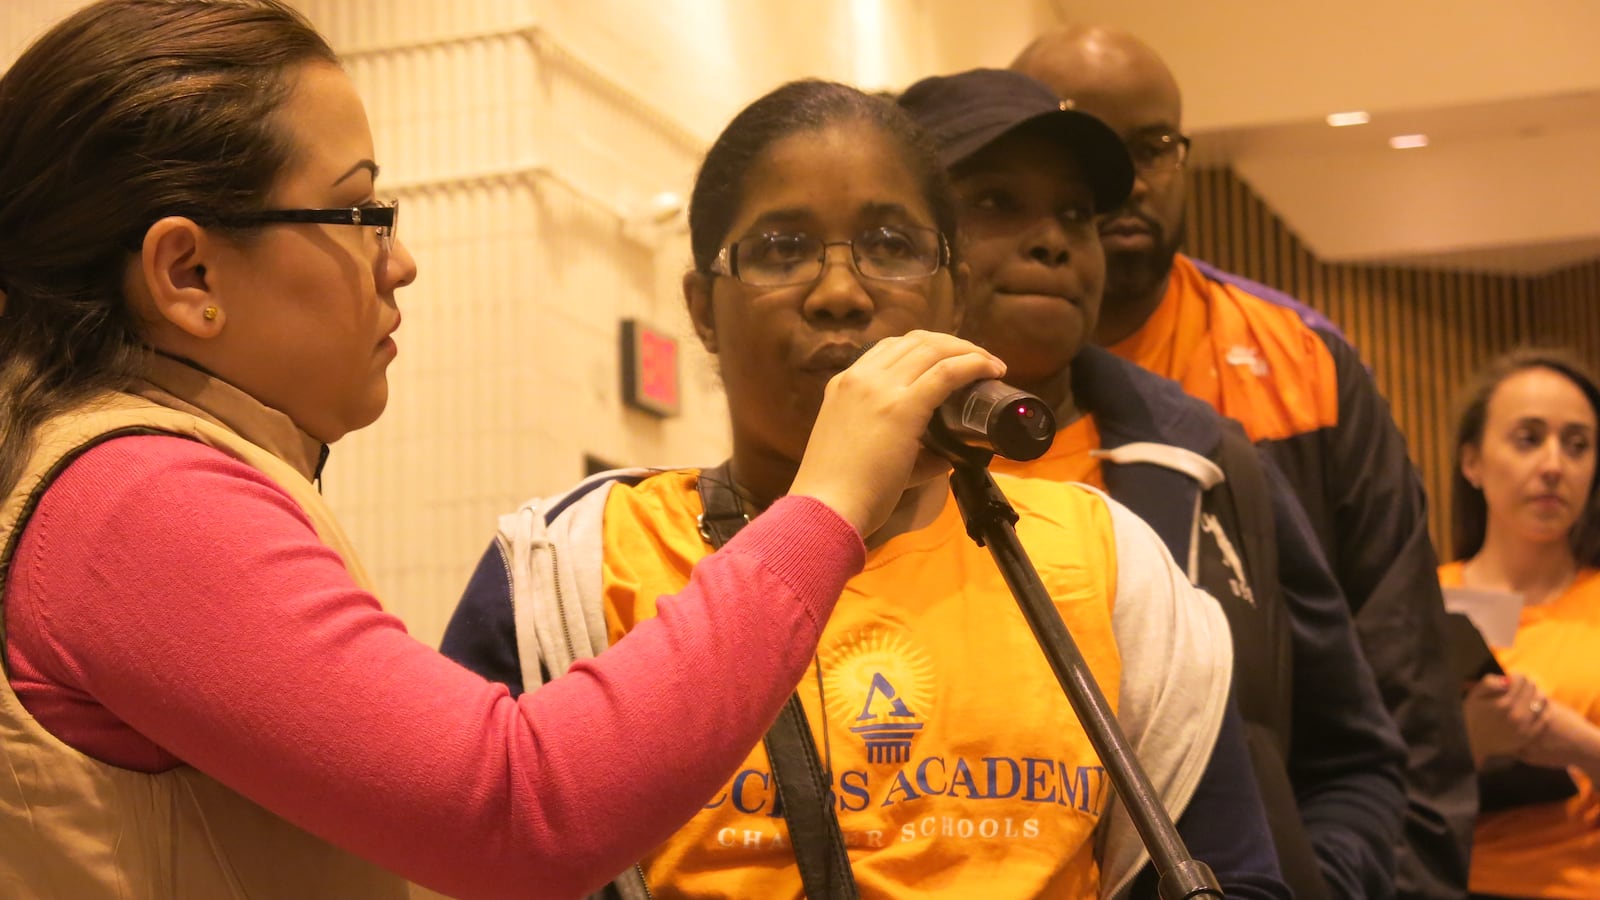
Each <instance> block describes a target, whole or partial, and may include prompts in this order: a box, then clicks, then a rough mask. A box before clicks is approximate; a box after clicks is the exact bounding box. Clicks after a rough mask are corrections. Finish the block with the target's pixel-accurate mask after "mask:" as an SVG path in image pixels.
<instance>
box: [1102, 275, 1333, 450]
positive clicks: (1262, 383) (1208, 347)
mask: <svg viewBox="0 0 1600 900" xmlns="http://www.w3.org/2000/svg"><path fill="white" fill-rule="evenodd" d="M1108 349H1110V350H1111V352H1112V353H1115V354H1117V355H1118V356H1120V357H1122V358H1123V359H1126V360H1128V361H1129V362H1132V363H1134V364H1135V365H1137V366H1139V367H1141V368H1144V369H1148V370H1149V371H1151V372H1154V373H1156V374H1157V375H1161V376H1163V377H1166V378H1170V379H1172V380H1173V381H1176V382H1178V383H1179V384H1181V385H1183V389H1184V391H1185V392H1186V393H1188V394H1190V395H1191V396H1194V397H1198V398H1200V399H1201V400H1204V401H1206V402H1207V403H1210V404H1211V405H1212V406H1213V407H1215V408H1216V410H1217V411H1218V412H1220V413H1222V414H1223V415H1224V416H1227V417H1228V418H1230V419H1235V420H1237V421H1238V422H1239V423H1240V424H1242V425H1244V429H1245V432H1246V433H1247V434H1249V435H1250V440H1252V441H1266V440H1281V439H1283V438H1287V437H1292V436H1294V435H1297V434H1304V433H1306V432H1309V431H1316V430H1317V429H1319V428H1327V427H1331V426H1333V425H1336V424H1338V422H1339V388H1338V383H1337V380H1336V379H1337V377H1338V373H1337V372H1336V370H1335V368H1334V362H1333V356H1332V355H1331V354H1330V353H1329V352H1328V348H1327V346H1326V345H1325V344H1323V343H1322V340H1321V338H1319V337H1317V335H1316V333H1315V332H1313V331H1312V330H1311V329H1310V327H1308V326H1307V325H1306V324H1305V322H1304V321H1302V320H1301V318H1300V315H1299V313H1297V312H1296V311H1295V310H1293V309H1290V308H1288V307H1285V306H1279V305H1277V304H1275V303H1271V302H1269V301H1267V300H1263V299H1261V298H1260V297H1256V296H1253V295H1251V294H1248V293H1246V292H1245V291H1242V290H1240V289H1239V288H1237V287H1234V286H1233V285H1230V284H1222V283H1220V282H1216V281H1212V280H1211V279H1209V278H1207V277H1206V276H1205V274H1204V273H1202V272H1201V271H1200V270H1199V269H1197V268H1195V265H1194V263H1192V262H1190V261H1189V260H1188V259H1186V258H1185V257H1183V256H1182V255H1179V256H1178V257H1176V258H1175V259H1174V260H1173V265H1172V275H1171V278H1170V279H1169V280H1168V282H1167V293H1166V296H1164V297H1163V298H1162V300H1161V305H1160V306H1158V307H1156V310H1155V312H1154V313H1152V314H1151V316H1150V318H1149V319H1147V320H1146V321H1145V323H1144V325H1143V326H1141V327H1140V328H1139V330H1138V331H1136V332H1134V333H1133V334H1131V335H1129V336H1128V337H1127V338H1125V339H1123V340H1122V341H1121V342H1119V343H1117V344H1115V345H1113V346H1111V347H1110V348H1108Z"/></svg>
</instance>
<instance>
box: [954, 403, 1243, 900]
mask: <svg viewBox="0 0 1600 900" xmlns="http://www.w3.org/2000/svg"><path fill="white" fill-rule="evenodd" d="M925 442H926V443H927V444H928V445H929V446H930V447H932V448H933V449H934V450H935V451H937V452H938V453H940V454H942V455H943V456H944V457H946V458H947V459H949V460H950V462H951V463H953V464H954V466H955V471H954V472H952V473H951V476H950V487H951V489H952V491H953V492H954V493H955V497H956V506H957V507H959V508H960V510H961V518H962V520H963V521H965V522H966V525H967V534H968V535H970V536H971V537H972V539H973V540H974V541H976V542H977V544H978V546H980V547H988V548H989V553H990V555H992V556H993V557H994V559H995V562H996V564H998V565H999V567H1000V574H1001V575H1002V577H1004V578H1005V581H1006V585H1007V586H1008V587H1010V588H1011V593H1012V595H1013V596H1014V597H1016V600H1017V605H1018V606H1020V607H1021V608H1022V615H1023V617H1024V618H1026V619H1027V620H1028V627H1029V628H1031V629H1033V635H1034V638H1035V639H1036V640H1037V641H1038V642H1039V647H1040V648H1041V649H1042V650H1043V651H1044V655H1045V658H1046V659H1047V660H1048V661H1049V663H1050V668H1051V670H1052V671H1054V672H1055V675H1056V680H1057V681H1059V682H1061V688H1062V690H1064V691H1065V692H1066V694H1067V700H1068V702H1070V703H1071V704H1072V710H1073V712H1075V713H1076V714H1077V716H1078V721H1079V722H1081V723H1082V724H1083V728H1084V731H1085V732H1087V733H1088V736H1089V743H1090V744H1091V745H1093V747H1094V749H1095V752H1096V753H1098V754H1099V755H1100V761H1101V762H1102V763H1104V764H1105V767H1106V771H1107V773H1108V774H1109V775H1110V776H1111V783H1112V785H1113V786H1114V787H1115V788H1116V791H1117V796H1118V798H1119V799H1121V801H1122V803H1123V805H1124V806H1126V807H1127V809H1128V816H1129V817H1130V818H1131V819H1132V820H1133V824H1134V827H1135V828H1136V829H1137V830H1138V832H1139V838H1140V840H1142V841H1144V845H1145V849H1147V850H1148V851H1149V853H1150V859H1151V861H1152V862H1153V863H1154V864H1155V867H1156V873H1157V874H1158V875H1159V876H1160V881H1159V892H1160V896H1161V900H1189V898H1194V897H1216V898H1218V900H1221V898H1222V896H1223V895H1222V887H1221V886H1220V885H1218V884H1217V877H1216V875H1215V874H1213V873H1212V871H1211V868H1210V867H1209V866H1207V865H1206V864H1205V863H1203V862H1201V861H1199V860H1197V859H1195V858H1194V857H1192V856H1190V855H1189V849H1188V848H1187V847H1185V846H1184V844H1183V839H1182V838H1180V837H1178V830H1177V829H1176V828H1175V827H1174V826H1173V824H1172V817H1171V816H1169V815H1167V810H1166V808H1165V807H1163V806H1162V805H1161V802H1160V801H1159V800H1158V799H1156V795H1155V789H1154V788H1153V787H1152V786H1151V785H1150V778H1149V776H1147V775H1146V774H1145V772H1144V768H1143V767H1142V766H1140V765H1139V760H1138V758H1137V757H1136V756H1135V755H1134V753H1133V748H1132V747H1130V746H1129V745H1128V738H1127V736H1126V735H1124V734H1123V733H1122V726H1121V725H1120V724H1118V723H1117V719H1116V716H1115V714H1113V713H1112V712H1111V705H1110V704H1109V703H1107V702H1106V697H1105V694H1103V693H1101V691H1100V686H1099V685H1098V684H1096V683H1095V680H1094V675H1093V674H1092V673H1091V672H1090V671H1089V665H1088V663H1086V662H1084V659H1083V654H1082V653H1081V652H1080V651H1079V650H1078V645H1077V643H1076V642H1075V641H1073V639H1072V635H1071V634H1070V633H1069V632H1068V631H1067V626H1066V624H1065V623H1063V622H1062V621H1061V614H1060V613H1059V612H1058V611H1057V610H1056V607H1055V602H1054V601H1052V600H1051V599H1050V595H1049V594H1048V593H1046V591H1045V587H1044V582H1042V581H1040V580H1039V572H1038V570H1036V569H1035V568H1034V567H1033V562H1032V560H1030V559H1028V554H1027V553H1026V552H1024V551H1023V549H1022V542H1021V541H1019V540H1018V539H1017V532H1016V530H1015V529H1014V528H1013V527H1012V526H1013V525H1014V524H1015V523H1016V521H1017V511H1016V510H1015V509H1013V508H1012V506H1011V504H1010V503H1009V502H1008V501H1007V500H1006V498H1005V495H1004V494H1002V493H1001V492H1000V487H999V486H998V485H996V484H995V482H994V476H992V475H990V474H989V468H988V466H989V460H990V459H992V458H993V457H994V454H993V453H992V452H991V451H989V450H986V449H982V448H979V447H973V446H969V445H967V444H964V443H961V442H960V441H958V440H956V439H955V438H954V437H952V436H951V435H950V433H949V432H948V431H947V430H945V429H943V428H940V427H933V428H930V429H929V431H928V436H927V438H926V439H925Z"/></svg>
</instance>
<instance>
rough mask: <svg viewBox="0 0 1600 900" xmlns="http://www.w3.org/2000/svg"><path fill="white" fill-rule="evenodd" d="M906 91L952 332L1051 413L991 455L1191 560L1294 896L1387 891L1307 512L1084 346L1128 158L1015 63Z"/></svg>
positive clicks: (1383, 774) (1206, 422) (1350, 676)
mask: <svg viewBox="0 0 1600 900" xmlns="http://www.w3.org/2000/svg"><path fill="white" fill-rule="evenodd" d="M899 102H900V104H901V106H902V107H904V108H905V109H906V110H907V111H908V112H909V113H910V114H911V116H912V118H914V119H916V120H917V121H918V122H919V123H920V124H922V125H923V126H924V127H925V128H927V129H928V131H929V132H930V133H931V134H932V136H933V138H934V141H935V143H936V145H937V147H938V151H939V155H940V159H941V161H942V162H943V163H944V164H945V165H946V166H947V167H948V168H949V170H950V173H951V175H952V178H953V181H954V187H955V191H956V195H957V196H958V198H959V199H960V203H961V216H962V219H961V235H962V240H961V249H962V251H963V254H964V258H965V259H966V261H967V264H968V266H969V267H970V271H971V277H970V278H969V280H968V283H967V285H968V291H967V297H968V300H967V315H966V319H965V321H964V324H963V333H964V334H965V335H966V336H968V337H970V338H972V339H973V340H975V341H977V342H978V343H980V344H982V345H983V346H985V347H987V348H988V349H990V350H992V351H993V352H994V353H995V354H997V355H998V356H1000V358H1002V359H1004V360H1005V361H1006V365H1007V376H1006V377H1007V381H1008V382H1009V383H1011V384H1014V385H1016V386H1018V387H1022V388H1023V389H1025V390H1030V391H1033V392H1034V393H1036V394H1038V395H1039V396H1040V397H1041V398H1043V399H1045V400H1046V401H1047V402H1049V403H1051V404H1052V405H1053V407H1054V408H1055V411H1056V421H1057V423H1058V426H1059V429H1060V430H1059V432H1058V433H1057V435H1056V440H1055V443H1054V444H1053V445H1052V447H1051V448H1050V450H1049V451H1048V452H1047V453H1046V454H1045V455H1044V456H1043V457H1041V458H1040V459H1037V460H1034V461H1031V462H1025V463H1018V462H1011V461H1007V460H1000V459H997V460H996V461H995V464H994V465H993V467H992V468H994V469H995V470H996V471H1002V472H1009V473H1012V474H1016V475H1023V476H1029V477H1036V478H1045V479H1049V480H1053V481H1071V482H1083V483H1088V484H1092V485H1094V486H1096V487H1099V488H1102V489H1105V490H1107V491H1108V492H1109V493H1110V494H1111V496H1112V497H1114V498H1116V499H1117V500H1119V501H1121V502H1122V503H1125V504H1127V505H1128V506H1129V507H1130V508H1131V509H1133V510H1134V511H1135V512H1136V513H1138V514H1139V515H1140V516H1141V517H1143V518H1144V519H1145V520H1146V521H1147V522H1148V523H1149V524H1150V525H1151V526H1152V527H1153V528H1155V530H1156V532H1157V533H1158V534H1160V535H1161V536H1162V538H1163V540H1164V541H1165V542H1166V545H1167V549H1168V550H1169V551H1170V552H1171V553H1172V555H1173V556H1174V557H1175V558H1176V559H1178V560H1183V561H1186V562H1187V568H1188V575H1189V577H1190V579H1191V580H1193V581H1195V582H1196V583H1197V584H1199V585H1200V586H1202V587H1205V588H1207V589H1208V590H1209V591H1210V592H1211V593H1212V594H1213V595H1214V596H1215V597H1216V598H1217V600H1218V602H1219V603H1220V604H1221V605H1222V607H1223V609H1224V610H1225V611H1226V612H1227V614H1228V619H1229V624H1230V627H1231V630H1232V633H1233V638H1234V673H1235V682H1236V685H1237V686H1236V688H1235V694H1236V696H1237V697H1238V698H1239V705H1240V708H1241V711H1242V712H1243V714H1244V718H1245V721H1246V723H1247V726H1248V730H1247V733H1248V736H1249V739H1250V744H1251V751H1252V752H1251V759H1252V762H1253V763H1254V765H1255V769H1256V776H1257V780H1258V782H1259V784H1260V787H1261V790H1262V794H1263V797H1264V799H1265V800H1266V801H1267V810H1268V814H1269V816H1271V819H1272V826H1273V836H1274V840H1275V844H1276V847H1277V850H1278V854H1279V857H1280V862H1281V864H1282V866H1283V869H1284V875H1285V877H1286V879H1287V880H1288V881H1289V883H1290V885H1291V886H1292V887H1293V888H1294V889H1295V896H1296V897H1302V898H1310V897H1327V896H1335V897H1387V896H1391V895H1392V893H1393V891H1394V884H1393V881H1394V874H1393V872H1394V852H1393V849H1392V848H1393V846H1394V843H1395V841H1396V839H1397V838H1398V835H1399V829H1400V823H1401V817H1402V814H1403V810H1404V797H1403V795H1402V793H1401V790H1400V781H1399V777H1400V776H1399V773H1400V765H1401V762H1402V760H1403V757H1402V755H1401V749H1400V744H1399V738H1398V735H1397V734H1396V732H1395V731H1394V728H1393V725H1392V723H1391V722H1390V720H1389V718H1388V716H1387V714H1386V713H1385V712H1384V708H1383V705H1382V702H1381V700H1380V698H1379V695H1378V693H1377V687H1376V685H1375V683H1374V681H1373V678H1372V675H1371V673H1370V671H1369V670H1368V668H1367V665H1366V662H1365V660H1364V659H1363V658H1362V656H1361V653H1360V650H1359V648H1358V646H1357V644H1356V642H1355V636H1354V631H1353V626H1352V624H1351V622H1350V617H1349V613H1348V612H1347V610H1346V606H1345V603H1344V599H1343V596H1342V595H1341V594H1340V592H1339V589H1338V586H1337V584H1336V583H1335V582H1334V580H1333V578H1332V576H1331V574H1330V573H1329V572H1328V570H1327V567H1326V565H1325V564H1324V563H1323V562H1322V560H1321V558H1320V556H1319V555H1318V554H1317V553H1316V552H1315V551H1314V550H1313V549H1312V547H1313V544H1314V539H1313V536H1312V535H1311V533H1310V532H1309V530H1308V528H1307V526H1306V524H1305V520H1304V516H1303V513H1302V512H1301V511H1300V508H1299V507H1298V505H1297V504H1296V503H1295V501H1294V500H1293V499H1291V498H1292V495H1291V494H1290V493H1289V491H1288V489H1287V487H1286V486H1284V485H1283V483H1282V481H1281V478H1280V477H1279V476H1278V474H1277V471H1276V470H1275V469H1273V468H1271V467H1270V465H1268V464H1266V463H1264V462H1263V461H1261V460H1260V458H1259V457H1258V456H1257V454H1256V453H1255V451H1254V449H1253V448H1252V447H1251V446H1250V444H1249V442H1248V441H1247V440H1246V438H1245V437H1244V435H1243V433H1242V432H1240V431H1239V430H1238V428H1237V427H1236V426H1235V425H1234V424H1233V423H1232V422H1229V421H1227V420H1224V419H1222V418H1221V417H1220V416H1219V415H1217V414H1216V413H1215V412H1214V411H1213V410H1211V408H1210V407H1208V406H1206V405H1205V404H1204V403H1202V402H1200V401H1198V400H1194V399H1192V398H1190V397H1189V396H1188V395H1186V394H1185V393H1184V392H1183V390H1182V389H1181V388H1180V387H1179V386H1178V385H1176V384H1174V383H1172V382H1169V381H1166V380H1165V379H1162V378H1159V377H1156V376H1154V375H1151V374H1150V373H1148V372H1146V371H1145V370H1143V369H1141V368H1139V367H1138V366H1135V365H1133V364H1132V363H1129V362H1126V361H1124V360H1122V359H1119V358H1118V357H1116V356H1113V355H1111V354H1110V353H1108V352H1106V351H1104V350H1101V349H1100V348H1098V347H1094V346H1090V345H1088V338H1089V336H1090V335H1092V334H1093V333H1094V326H1095V319H1096V317H1097V315H1098V313H1099V310H1100V292H1101V288H1102V285H1103V283H1104V280H1105V256H1104V252H1103V250H1102V248H1101V245H1100V237H1099V234H1098V233H1097V230H1096V224H1097V215H1098V214H1099V213H1103V212H1107V211H1109V210H1112V209H1115V208H1117V207H1118V206H1120V205H1121V204H1122V203H1123V201H1124V200H1125V199H1126V198H1127V196H1128V194H1129V187H1130V185H1131V183H1132V181H1133V177H1134V171H1135V165H1136V164H1135V162H1134V160H1133V159H1131V158H1130V156H1129V153H1128V151H1127V150H1126V149H1125V148H1124V147H1123V144H1122V141H1121V139H1120V138H1118V137H1117V135H1116V133H1115V132H1113V131H1112V130H1111V129H1110V128H1108V127H1106V126H1105V125H1104V124H1102V123H1101V122H1100V121H1099V120H1098V119H1096V118H1094V117H1092V116H1089V115H1087V114H1085V113H1081V112H1076V111H1072V110H1070V109H1068V108H1067V106H1066V105H1065V104H1063V103H1061V102H1060V101H1058V100H1057V98H1056V96H1055V95H1054V94H1053V93H1051V91H1050V89H1049V88H1048V87H1046V86H1045V85H1043V84H1041V83H1039V82H1037V81H1035V80H1033V79H1032V78H1029V77H1028V76H1026V75H1022V74H1020V73H1017V72H1011V71H1002V70H995V69H977V70H973V71H969V72H963V73H960V74H957V75H951V76H945V77H937V78H928V79H924V80H923V81H921V82H918V83H917V84H915V85H913V86H912V87H911V88H909V89H908V90H907V91H906V92H905V93H904V94H903V95H902V96H901V97H900V101H899ZM1146 164H1147V163H1146V162H1145V161H1143V160H1141V161H1140V162H1139V163H1138V165H1139V166H1141V167H1142V166H1144V165H1146Z"/></svg>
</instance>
